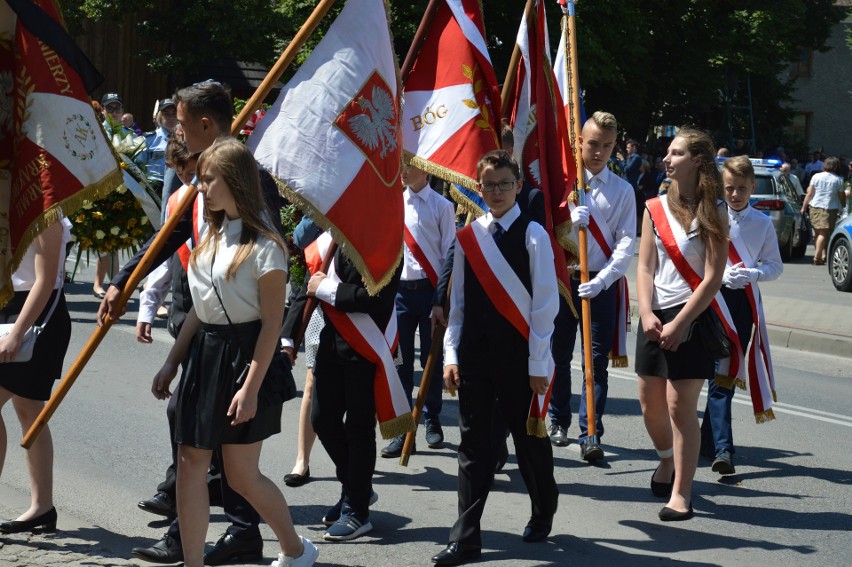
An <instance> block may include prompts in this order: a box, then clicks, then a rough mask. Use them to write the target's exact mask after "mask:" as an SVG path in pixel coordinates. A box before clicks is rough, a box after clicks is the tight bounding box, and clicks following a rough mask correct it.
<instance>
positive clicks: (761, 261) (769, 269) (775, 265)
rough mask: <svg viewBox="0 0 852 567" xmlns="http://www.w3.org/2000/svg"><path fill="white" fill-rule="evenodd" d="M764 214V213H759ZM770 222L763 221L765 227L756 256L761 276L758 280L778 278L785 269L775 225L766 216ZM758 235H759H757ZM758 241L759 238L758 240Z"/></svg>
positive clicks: (762, 225) (761, 224)
mask: <svg viewBox="0 0 852 567" xmlns="http://www.w3.org/2000/svg"><path fill="white" fill-rule="evenodd" d="M759 214H761V215H762V214H763V213H759ZM764 218H765V219H766V220H767V221H768V222H761V223H760V226H761V227H762V228H763V239H762V243H761V246H760V250H758V253H757V255H756V256H755V261H756V262H757V264H758V265H757V269H758V270H760V278H759V280H758V281H762V282H771V281H772V280H777V279H778V278H779V277H780V276H781V272H783V271H784V263H783V262H782V261H781V251H780V250H779V249H778V237H777V236H776V234H775V227H774V226H773V225H772V221H769V219H768V217H764ZM755 237H758V238H759V236H758V235H755ZM756 241H758V240H756Z"/></svg>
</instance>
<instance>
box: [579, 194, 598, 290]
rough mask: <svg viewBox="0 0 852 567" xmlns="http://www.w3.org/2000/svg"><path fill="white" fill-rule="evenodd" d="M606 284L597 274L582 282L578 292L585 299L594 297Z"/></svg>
mask: <svg viewBox="0 0 852 567" xmlns="http://www.w3.org/2000/svg"><path fill="white" fill-rule="evenodd" d="M583 208H585V207H583ZM604 286H605V284H604V281H603V280H602V279H600V278H599V277H597V276H595V277H594V278H592V279H591V280H589V283H584V284H580V287H578V288H577V294H578V295H579V296H580V297H582V298H583V299H586V298H588V299H592V298H593V297H597V295H598V294H599V293H600V292H602V291H603V290H604Z"/></svg>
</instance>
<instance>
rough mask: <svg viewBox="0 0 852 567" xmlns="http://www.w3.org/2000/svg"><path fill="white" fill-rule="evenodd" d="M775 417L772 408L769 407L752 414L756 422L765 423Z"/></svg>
mask: <svg viewBox="0 0 852 567" xmlns="http://www.w3.org/2000/svg"><path fill="white" fill-rule="evenodd" d="M774 419H775V412H773V411H772V408H769V409H768V410H766V411H761V412H758V413H756V414H754V421H755V422H756V423H766V422H769V421H772V420H774Z"/></svg>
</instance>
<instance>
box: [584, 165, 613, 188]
mask: <svg viewBox="0 0 852 567" xmlns="http://www.w3.org/2000/svg"><path fill="white" fill-rule="evenodd" d="M584 169H585V170H586V186H587V187H589V188H597V187H601V186H603V185H606V184H607V182H608V181H609V176H610V175H612V172H611V171H610V170H609V168H608V167H607V166H604V168H603V169H602V170H600V171H599V172H597V173H595V174H593V173H592V172H591V171H589V169H588V168H584ZM593 180H597V181H596V182H595V183H592V181H593Z"/></svg>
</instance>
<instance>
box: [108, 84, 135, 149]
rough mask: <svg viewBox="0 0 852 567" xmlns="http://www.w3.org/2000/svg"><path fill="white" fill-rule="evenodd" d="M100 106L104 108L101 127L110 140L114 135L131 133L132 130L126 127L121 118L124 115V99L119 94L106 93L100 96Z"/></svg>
mask: <svg viewBox="0 0 852 567" xmlns="http://www.w3.org/2000/svg"><path fill="white" fill-rule="evenodd" d="M101 107H103V110H104V114H103V116H104V122H103V127H104V130H106V133H107V137H108V138H109V139H110V140H112V137H113V136H115V135H118V136H119V137H121V138H125V137H127V136H132V135H133V130H131V129H130V128H127V127H126V126H125V125H124V123H123V122H122V118H123V117H124V99H122V98H121V95H120V94H118V93H106V94H105V95H104V96H103V97H101Z"/></svg>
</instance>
